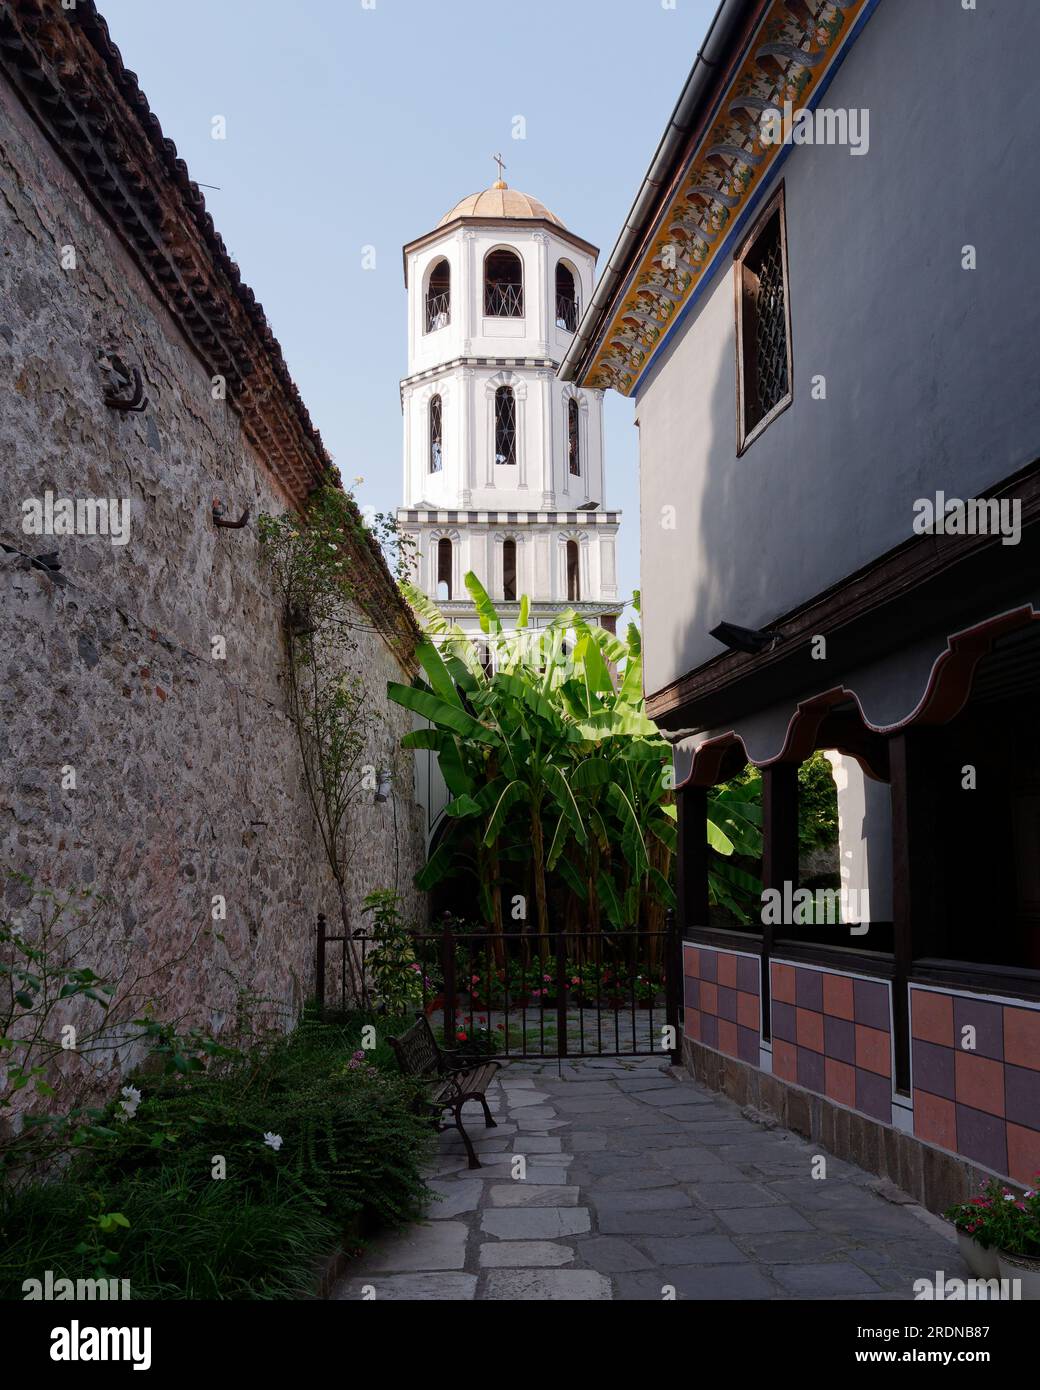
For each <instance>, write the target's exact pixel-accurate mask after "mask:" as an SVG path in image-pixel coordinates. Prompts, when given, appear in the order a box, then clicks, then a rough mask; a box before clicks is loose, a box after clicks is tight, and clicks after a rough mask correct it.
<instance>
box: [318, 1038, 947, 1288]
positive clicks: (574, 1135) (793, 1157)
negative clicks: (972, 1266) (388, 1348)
mask: <svg viewBox="0 0 1040 1390" xmlns="http://www.w3.org/2000/svg"><path fill="white" fill-rule="evenodd" d="M489 1099H490V1102H491V1106H492V1109H493V1110H494V1111H495V1118H496V1120H497V1121H498V1127H497V1128H496V1129H488V1130H485V1129H484V1127H483V1116H482V1114H481V1112H480V1108H479V1106H474V1107H472V1108H473V1109H474V1110H475V1112H476V1113H475V1114H474V1115H473V1117H472V1124H471V1125H469V1126H468V1127H469V1130H470V1133H471V1135H472V1136H473V1138H474V1142H475V1144H476V1147H477V1150H478V1153H479V1155H480V1159H481V1163H482V1164H483V1165H484V1166H483V1167H482V1168H480V1169H479V1170H474V1171H470V1170H469V1169H468V1168H467V1167H466V1157H465V1153H464V1152H463V1149H462V1145H461V1142H460V1141H459V1139H458V1136H457V1135H456V1134H455V1133H454V1132H453V1131H449V1132H446V1133H444V1134H442V1135H441V1137H440V1157H439V1159H438V1161H437V1162H435V1164H434V1165H433V1168H432V1178H431V1185H432V1186H433V1188H434V1189H435V1190H436V1191H437V1192H438V1193H439V1194H440V1196H441V1197H442V1200H441V1201H438V1202H435V1203H434V1204H433V1205H432V1207H431V1209H430V1211H429V1213H428V1220H427V1221H426V1222H424V1223H423V1224H421V1225H417V1226H413V1227H411V1228H409V1229H408V1230H405V1231H402V1232H399V1233H395V1234H392V1235H389V1236H385V1237H382V1238H380V1239H378V1240H376V1241H374V1242H373V1243H372V1244H371V1245H370V1247H369V1248H368V1250H367V1251H366V1252H365V1254H364V1255H363V1256H362V1257H361V1258H360V1259H359V1260H358V1261H357V1262H356V1264H355V1265H353V1266H352V1267H351V1272H350V1274H349V1276H348V1277H346V1278H344V1279H342V1280H340V1282H339V1283H338V1284H337V1285H336V1287H335V1289H334V1291H333V1294H332V1297H333V1298H336V1299H359V1298H363V1297H366V1296H367V1297H371V1293H366V1290H371V1289H374V1290H375V1297H376V1298H377V1299H419V1300H432V1299H474V1298H477V1299H550V1298H551V1299H554V1300H558V1299H577V1300H585V1299H655V1300H660V1299H662V1298H664V1297H668V1296H674V1297H675V1298H679V1299H700V1298H703V1299H717V1298H723V1299H759V1298H787V1299H798V1298H806V1299H820V1298H827V1299H831V1298H840V1299H876V1298H883V1299H911V1298H913V1289H912V1284H913V1281H914V1280H915V1279H918V1278H922V1277H924V1276H928V1277H932V1278H934V1274H935V1271H936V1270H937V1269H941V1270H945V1271H946V1273H947V1275H951V1276H959V1277H962V1278H963V1277H966V1275H967V1270H966V1267H965V1266H964V1265H963V1264H962V1262H961V1261H960V1259H959V1257H958V1255H957V1248H956V1245H955V1244H954V1242H953V1241H952V1239H950V1238H948V1237H947V1235H946V1234H945V1231H944V1230H943V1229H941V1228H940V1226H939V1223H938V1221H937V1220H936V1218H935V1217H932V1216H930V1215H928V1213H926V1212H923V1211H922V1209H921V1208H920V1207H917V1206H915V1205H914V1204H913V1203H912V1202H911V1201H910V1199H909V1198H908V1197H906V1196H905V1194H902V1193H899V1192H897V1191H895V1190H894V1189H892V1188H891V1187H890V1186H889V1185H885V1184H882V1183H881V1182H880V1181H879V1180H878V1179H876V1178H873V1177H871V1175H870V1174H868V1173H865V1172H863V1171H862V1170H861V1169H859V1168H856V1167H855V1166H853V1165H852V1164H850V1163H845V1162H843V1161H842V1160H840V1159H837V1158H833V1157H831V1156H829V1155H825V1157H826V1162H827V1176H826V1177H825V1178H823V1179H814V1178H813V1176H812V1166H813V1159H814V1157H815V1156H816V1155H818V1154H819V1153H820V1150H819V1148H818V1147H816V1146H813V1145H811V1144H809V1143H807V1142H805V1141H804V1140H802V1139H800V1138H798V1137H797V1136H796V1135H793V1134H791V1133H789V1132H788V1131H786V1130H783V1129H779V1128H769V1127H767V1123H764V1122H760V1121H757V1120H756V1118H755V1117H754V1116H748V1115H746V1114H744V1113H742V1112H741V1110H740V1108H739V1107H738V1106H737V1105H736V1104H734V1102H732V1101H731V1100H729V1099H728V1098H726V1097H724V1096H719V1095H716V1094H715V1093H713V1092H710V1091H706V1090H704V1089H703V1088H701V1087H700V1086H699V1085H698V1084H697V1083H696V1082H694V1081H693V1080H691V1079H690V1078H689V1077H687V1076H685V1074H683V1073H681V1072H680V1071H678V1070H677V1069H672V1068H670V1067H669V1066H668V1064H667V1063H665V1062H662V1061H658V1060H657V1059H655V1058H645V1059H643V1058H640V1059H636V1060H628V1059H624V1060H618V1059H611V1058H598V1059H595V1060H588V1061H581V1062H574V1063H568V1062H563V1063H558V1062H555V1061H554V1062H552V1063H548V1062H546V1063H540V1064H538V1063H536V1064H531V1063H513V1064H511V1065H509V1066H506V1067H504V1068H503V1070H502V1071H501V1072H500V1073H499V1080H498V1082H497V1083H496V1085H495V1087H494V1088H493V1090H492V1091H491V1092H489ZM518 1157H522V1158H523V1160H524V1163H525V1166H526V1171H525V1172H524V1175H523V1178H522V1179H521V1180H518V1179H517V1178H516V1177H514V1172H515V1171H517V1168H518V1165H517V1162H516V1160H517V1158H518ZM669 1287H670V1288H671V1289H674V1295H670V1294H669V1293H667V1292H666V1290H667V1289H668V1288H669Z"/></svg>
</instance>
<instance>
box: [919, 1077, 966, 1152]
mask: <svg viewBox="0 0 1040 1390" xmlns="http://www.w3.org/2000/svg"><path fill="white" fill-rule="evenodd" d="M914 1134H915V1135H916V1137H917V1138H918V1139H923V1140H924V1141H925V1143H927V1144H938V1145H939V1147H940V1148H941V1149H951V1150H953V1151H956V1148H957V1107H956V1106H955V1105H954V1103H953V1101H952V1100H944V1099H943V1097H942V1096H933V1095H929V1093H928V1092H927V1091H915V1092H914Z"/></svg>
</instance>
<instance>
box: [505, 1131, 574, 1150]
mask: <svg viewBox="0 0 1040 1390" xmlns="http://www.w3.org/2000/svg"><path fill="white" fill-rule="evenodd" d="M562 1148H563V1141H562V1140H561V1139H556V1138H554V1137H553V1135H551V1134H550V1135H544V1136H543V1135H539V1134H518V1135H517V1137H516V1138H515V1139H514V1141H513V1145H512V1149H513V1152H514V1153H517V1154H558V1153H559V1152H560V1151H561V1150H562Z"/></svg>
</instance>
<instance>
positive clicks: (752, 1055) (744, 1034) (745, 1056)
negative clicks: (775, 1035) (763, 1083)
mask: <svg viewBox="0 0 1040 1390" xmlns="http://www.w3.org/2000/svg"><path fill="white" fill-rule="evenodd" d="M737 1056H738V1057H739V1058H740V1060H741V1061H742V1062H750V1063H751V1065H752V1066H753V1067H757V1066H758V1063H759V1039H758V1029H757V1028H744V1027H743V1026H741V1027H739V1028H738V1029H737Z"/></svg>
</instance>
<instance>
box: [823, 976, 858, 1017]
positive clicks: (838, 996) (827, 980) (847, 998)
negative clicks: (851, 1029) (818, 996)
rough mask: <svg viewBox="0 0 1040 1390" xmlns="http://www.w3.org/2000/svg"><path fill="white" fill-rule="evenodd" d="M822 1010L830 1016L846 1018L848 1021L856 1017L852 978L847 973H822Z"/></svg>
mask: <svg viewBox="0 0 1040 1390" xmlns="http://www.w3.org/2000/svg"><path fill="white" fill-rule="evenodd" d="M823 1012H824V1013H825V1014H830V1015H831V1017H832V1018H847V1019H848V1020H849V1022H850V1023H851V1022H852V1021H853V1019H854V1018H855V1017H856V1012H855V1005H854V1003H853V989H852V980H851V979H850V978H849V977H848V975H824V977H823Z"/></svg>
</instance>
